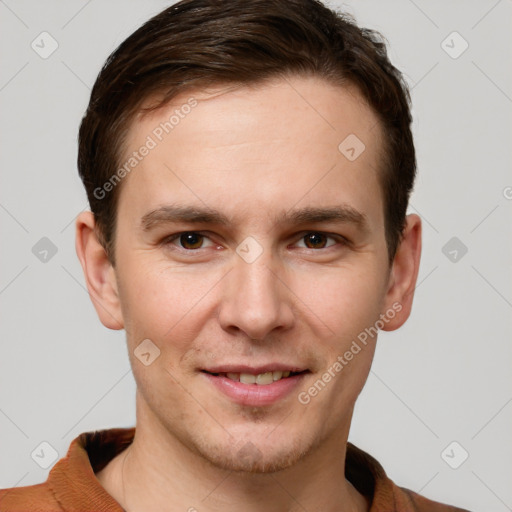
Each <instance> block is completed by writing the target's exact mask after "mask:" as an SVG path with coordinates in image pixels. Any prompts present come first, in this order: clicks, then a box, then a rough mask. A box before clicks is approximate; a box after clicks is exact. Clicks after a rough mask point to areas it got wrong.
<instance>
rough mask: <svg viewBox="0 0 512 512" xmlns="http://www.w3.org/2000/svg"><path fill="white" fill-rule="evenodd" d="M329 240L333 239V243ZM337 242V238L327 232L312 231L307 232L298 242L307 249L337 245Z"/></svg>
mask: <svg viewBox="0 0 512 512" xmlns="http://www.w3.org/2000/svg"><path fill="white" fill-rule="evenodd" d="M329 240H331V243H329ZM337 242H338V241H337V240H335V239H334V237H332V236H328V235H326V234H325V233H319V232H317V231H312V232H311V233H307V234H306V235H305V236H303V237H302V239H301V240H300V241H299V243H298V246H299V247H305V248H307V249H325V248H327V247H330V246H331V245H336V243H337Z"/></svg>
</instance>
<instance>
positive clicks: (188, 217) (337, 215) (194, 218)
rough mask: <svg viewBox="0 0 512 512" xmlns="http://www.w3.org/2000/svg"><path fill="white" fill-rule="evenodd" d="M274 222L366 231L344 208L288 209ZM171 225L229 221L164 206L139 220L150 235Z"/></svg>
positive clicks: (200, 210)
mask: <svg viewBox="0 0 512 512" xmlns="http://www.w3.org/2000/svg"><path fill="white" fill-rule="evenodd" d="M275 221H276V223H278V224H285V225H296V224H319V223H325V222H339V223H346V224H353V225H355V226H356V227H357V228H358V229H359V230H361V231H363V232H364V233H367V232H369V230H370V227H369V223H368V218H367V216H366V215H365V214H364V213H362V212H360V211H358V210H356V209H355V208H354V207H352V206H350V205H346V204H341V205H337V206H331V207H305V208H300V209H292V210H289V211H286V212H283V213H280V214H278V215H277V216H276V218H275ZM173 222H174V223H177V222H183V223H187V224H215V225H223V226H225V225H228V224H229V223H230V219H229V218H228V217H227V216H226V215H224V214H223V213H221V212H219V211H217V210H214V209H212V208H208V207H197V206H180V205H166V206H161V207H159V208H156V209H155V210H152V211H150V212H148V213H146V214H145V215H144V216H143V217H142V219H141V227H142V230H143V231H150V230H151V229H153V228H154V227H156V226H158V225H161V224H168V223H173Z"/></svg>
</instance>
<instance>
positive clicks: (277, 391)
mask: <svg viewBox="0 0 512 512" xmlns="http://www.w3.org/2000/svg"><path fill="white" fill-rule="evenodd" d="M202 374H203V375H204V376H205V377H206V378H207V379H208V380H209V382H211V383H212V384H213V385H214V386H216V387H217V389H218V390H219V391H221V392H222V393H224V394H225V395H226V396H227V397H228V398H230V399H231V400H233V401H234V402H236V403H238V404H240V405H248V406H252V407H258V406H264V405H271V404H273V403H275V402H278V401H279V400H281V399H283V398H285V397H286V396H287V395H289V394H290V393H291V392H292V391H293V390H294V389H295V388H296V387H297V386H298V385H299V383H300V381H301V380H302V379H303V377H304V375H305V373H299V374H297V375H292V376H291V377H286V378H285V379H281V380H277V381H275V382H273V383H272V384H266V385H259V384H243V383H242V382H237V381H234V380H231V379H228V378H227V377H225V376H221V375H212V374H210V373H205V372H202Z"/></svg>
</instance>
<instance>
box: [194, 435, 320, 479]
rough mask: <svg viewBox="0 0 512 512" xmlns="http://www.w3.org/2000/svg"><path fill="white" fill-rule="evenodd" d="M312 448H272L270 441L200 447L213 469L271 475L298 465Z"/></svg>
mask: <svg viewBox="0 0 512 512" xmlns="http://www.w3.org/2000/svg"><path fill="white" fill-rule="evenodd" d="M312 449H314V447H313V446H309V447H306V446H304V445H303V443H301V442H298V441H297V442H295V443H293V442H292V443H290V440H288V441H287V443H286V446H283V445H282V444H281V445H280V446H275V445H273V446H269V443H268V440H266V442H265V440H263V441H262V442H261V443H260V442H258V441H255V440H254V441H239V442H229V444H227V445H213V446H212V445H209V446H206V445H204V444H203V443H201V445H199V446H197V445H196V450H197V452H198V453H199V455H200V456H201V457H202V458H204V459H206V460H207V461H208V462H209V463H210V464H211V465H212V466H215V467H217V468H220V469H224V470H227V471H233V472H236V473H247V474H268V473H276V472H278V471H282V470H284V469H287V468H289V467H291V466H294V465H295V464H297V463H298V462H299V461H300V460H301V459H303V458H304V457H305V456H306V455H307V454H308V453H309V452H310V451H311V450H312Z"/></svg>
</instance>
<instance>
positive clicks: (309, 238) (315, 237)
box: [306, 233, 325, 248]
mask: <svg viewBox="0 0 512 512" xmlns="http://www.w3.org/2000/svg"><path fill="white" fill-rule="evenodd" d="M306 245H307V246H308V247H310V248H318V247H324V246H325V236H324V235H321V234H319V233H310V234H309V235H306Z"/></svg>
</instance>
